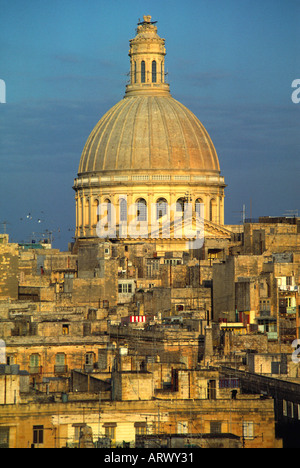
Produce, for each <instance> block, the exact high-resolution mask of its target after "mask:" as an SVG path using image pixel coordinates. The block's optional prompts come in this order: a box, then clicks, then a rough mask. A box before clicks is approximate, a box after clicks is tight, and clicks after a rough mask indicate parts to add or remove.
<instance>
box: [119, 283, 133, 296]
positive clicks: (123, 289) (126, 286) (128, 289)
mask: <svg viewBox="0 0 300 468" xmlns="http://www.w3.org/2000/svg"><path fill="white" fill-rule="evenodd" d="M118 292H119V294H127V293H128V294H131V293H132V284H131V283H119V285H118Z"/></svg>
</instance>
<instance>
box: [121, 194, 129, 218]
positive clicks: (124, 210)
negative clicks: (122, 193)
mask: <svg viewBox="0 0 300 468" xmlns="http://www.w3.org/2000/svg"><path fill="white" fill-rule="evenodd" d="M120 221H127V201H126V200H125V198H121V200H120Z"/></svg>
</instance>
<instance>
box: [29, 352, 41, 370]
mask: <svg viewBox="0 0 300 468" xmlns="http://www.w3.org/2000/svg"><path fill="white" fill-rule="evenodd" d="M39 371H40V356H39V355H38V354H31V356H30V361H29V372H30V373H31V374H38V373H39Z"/></svg>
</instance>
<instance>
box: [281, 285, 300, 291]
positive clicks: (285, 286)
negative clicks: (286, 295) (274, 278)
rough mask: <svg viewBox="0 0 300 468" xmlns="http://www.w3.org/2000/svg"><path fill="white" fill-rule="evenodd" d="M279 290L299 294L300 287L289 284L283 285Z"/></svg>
mask: <svg viewBox="0 0 300 468" xmlns="http://www.w3.org/2000/svg"><path fill="white" fill-rule="evenodd" d="M278 288H279V291H285V292H286V291H288V292H298V286H295V285H292V286H290V285H288V284H283V285H280V286H278Z"/></svg>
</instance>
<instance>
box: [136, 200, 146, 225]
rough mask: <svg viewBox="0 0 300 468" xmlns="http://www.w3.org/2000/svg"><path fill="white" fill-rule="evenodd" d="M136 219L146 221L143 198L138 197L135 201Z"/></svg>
mask: <svg viewBox="0 0 300 468" xmlns="http://www.w3.org/2000/svg"><path fill="white" fill-rule="evenodd" d="M136 218H137V221H147V202H146V200H145V199H144V198H139V199H138V200H137V202H136Z"/></svg>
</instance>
